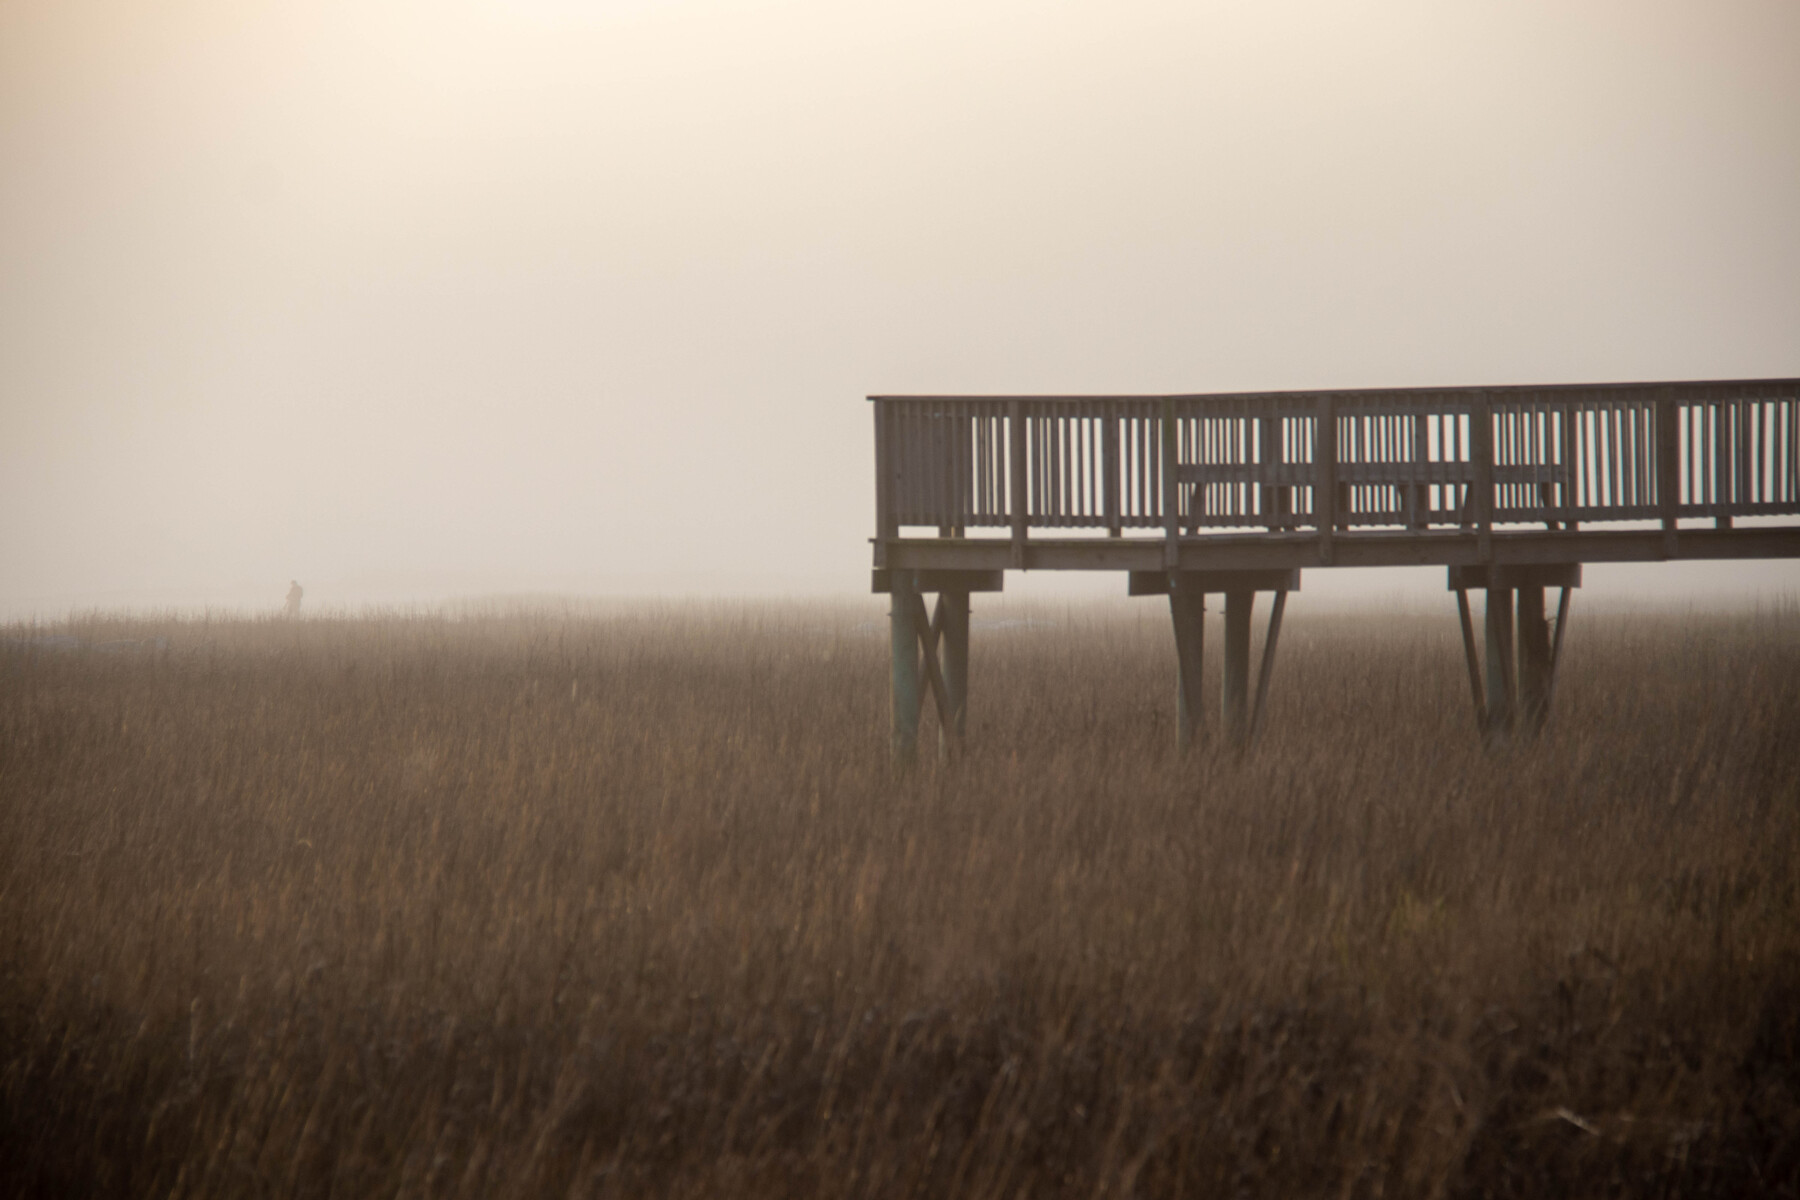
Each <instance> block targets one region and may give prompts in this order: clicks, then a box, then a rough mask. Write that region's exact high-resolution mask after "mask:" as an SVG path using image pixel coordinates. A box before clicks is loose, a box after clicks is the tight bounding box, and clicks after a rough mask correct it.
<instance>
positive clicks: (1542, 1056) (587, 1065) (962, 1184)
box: [0, 601, 1800, 1197]
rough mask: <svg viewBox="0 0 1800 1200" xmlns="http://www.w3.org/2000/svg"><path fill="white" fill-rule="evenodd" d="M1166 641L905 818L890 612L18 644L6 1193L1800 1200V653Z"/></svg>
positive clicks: (233, 625) (1102, 674) (1000, 697)
mask: <svg viewBox="0 0 1800 1200" xmlns="http://www.w3.org/2000/svg"><path fill="white" fill-rule="evenodd" d="M1139 604H1140V607H1132V608H1127V607H1125V606H1123V605H1116V606H1112V607H1110V608H1105V609H1101V608H1096V609H1093V610H1087V609H1075V610H1070V611H1060V610H1045V611H1043V612H1041V613H1038V614H1036V616H1037V619H1036V620H1033V621H1031V622H1029V623H1022V624H1019V623H1015V624H1010V625H1008V624H989V625H986V626H984V625H983V624H982V623H981V622H982V617H983V615H984V614H991V613H992V611H993V610H992V609H991V608H988V609H984V608H982V607H981V605H980V603H979V602H978V605H977V625H976V628H975V632H974V648H973V656H972V669H971V676H972V688H971V691H972V699H971V709H972V711H971V719H970V735H971V737H970V748H969V752H968V754H967V755H966V756H965V757H964V758H963V759H962V760H960V761H958V762H956V763H953V764H950V765H948V766H941V767H940V766H938V765H936V764H933V763H930V762H926V763H924V764H923V765H922V766H921V767H920V768H919V769H918V770H917V771H915V772H913V773H912V774H910V775H906V776H898V777H897V776H895V775H894V774H893V773H892V772H891V771H890V769H889V767H888V765H887V762H886V759H885V750H886V728H887V711H886V705H887V691H886V654H887V636H886V623H885V617H884V616H883V615H882V613H881V611H880V609H879V608H877V607H875V606H874V605H873V604H871V605H865V606H860V607H853V606H844V607H840V608H831V607H813V608H808V607H802V606H797V605H796V606H791V607H779V606H772V607H763V608H752V607H738V608H731V607H715V608H691V607H690V608H681V607H666V608H662V609H655V608H649V607H645V608H638V609H618V610H616V611H606V612H598V613H589V614H585V615H555V614H536V615H533V614H530V613H515V614H512V615H504V614H494V615H485V616H484V615H479V614H476V615H470V616H467V617H465V618H462V619H455V620H452V619H448V618H442V617H399V616H396V617H387V618H367V619H312V620H305V621H299V622H292V623H281V622H272V621H250V620H213V621H204V620H162V621H155V620H123V619H118V620H114V619H105V618H99V617H96V618H91V619H83V620H76V621H73V622H71V623H69V624H67V625H65V626H59V627H57V628H55V629H50V630H46V629H44V628H42V627H39V628H36V629H28V628H24V627H18V626H15V627H13V628H11V629H6V630H0V643H3V645H0V1193H4V1194H7V1195H18V1196H50V1195H64V1196H123V1195H141V1196H184V1197H198V1196H209V1197H224V1196H327V1195H329V1196H343V1197H364V1196H376V1195H383V1196H498V1197H509V1196H532V1197H537V1196H557V1197H561V1196H565V1195H574V1196H583V1195H615V1196H699V1195H709V1196H752V1197H754V1196H827V1197H849V1196H900V1195H909V1196H931V1197H962V1196H971V1197H975V1196H979V1197H1002V1196H1005V1197H1013V1196H1033V1197H1046V1196H1083V1197H1087V1196H1097V1195H1107V1196H1128V1195H1143V1196H1236V1195H1250V1196H1323V1195H1331V1196H1340V1195H1351V1196H1438V1195H1449V1196H1463V1195H1503V1196H1546V1195H1580V1196H1600V1195H1611V1194H1629V1195H1737V1194H1752V1195H1755V1194H1763V1195H1795V1194H1796V1187H1795V1182H1796V1177H1797V1176H1800V613H1797V612H1795V611H1792V610H1783V611H1780V612H1774V613H1765V614H1762V615H1755V616H1753V615H1739V616H1729V617H1727V616H1706V615H1701V616H1694V617H1675V616H1651V615H1621V614H1614V615H1608V616H1592V617H1587V616H1584V615H1583V611H1582V609H1581V606H1580V605H1579V604H1577V609H1576V618H1575V622H1574V623H1573V624H1572V625H1571V633H1570V637H1569V642H1568V645H1567V648H1566V651H1565V661H1564V666H1563V679H1562V683H1561V687H1560V693H1559V695H1558V698H1557V705H1558V709H1557V712H1556V714H1555V716H1554V719H1553V723H1552V729H1551V732H1550V733H1549V734H1548V735H1547V736H1546V737H1545V738H1544V739H1543V740H1542V741H1541V742H1539V743H1536V744H1532V745H1529V746H1523V747H1515V748H1514V749H1512V750H1509V751H1504V752H1500V753H1497V754H1491V755H1490V754H1487V753H1484V752H1483V751H1482V749H1481V747H1480V745H1479V742H1478V739H1477V738H1476V736H1475V734H1474V728H1473V725H1474V722H1473V717H1472V715H1471V713H1470V705H1469V699H1468V684H1467V681H1466V678H1465V676H1464V675H1463V666H1462V661H1461V650H1460V647H1459V645H1458V642H1457V640H1456V638H1457V634H1456V626H1455V619H1454V616H1453V615H1451V614H1450V613H1449V612H1448V611H1447V612H1446V613H1445V614H1443V615H1441V616H1436V617H1432V618H1429V619H1427V618H1423V617H1410V616H1409V617H1402V618H1398V619H1386V620H1384V619H1381V618H1378V617H1376V616H1367V617H1350V616H1343V617H1311V618H1309V617H1308V616H1307V614H1306V613H1305V611H1304V610H1303V609H1301V608H1300V607H1299V606H1296V610H1295V611H1294V612H1293V613H1291V614H1290V616H1289V623H1288V627H1287V630H1286V632H1285V633H1284V636H1283V639H1282V660H1281V662H1280V664H1279V669H1278V671H1277V675H1276V679H1275V687H1274V690H1273V693H1272V696H1271V701H1270V711H1269V724H1268V731H1267V734H1266V736H1265V738H1264V740H1263V742H1262V744H1261V745H1260V746H1259V747H1258V748H1257V749H1256V751H1255V752H1254V753H1252V754H1250V755H1248V756H1246V757H1244V758H1242V759H1239V758H1237V757H1234V756H1232V755H1230V754H1228V753H1223V752H1216V751H1202V752H1200V753H1198V754H1195V755H1193V756H1191V757H1189V758H1187V759H1186V760H1183V759H1181V758H1178V757H1177V756H1176V755H1175V754H1174V752H1173V747H1172V743H1173V741H1174V738H1173V732H1172V729H1171V722H1172V720H1173V715H1174V714H1173V709H1174V696H1173V692H1174V684H1173V666H1172V663H1173V650H1172V646H1171V637H1170V633H1169V630H1168V622H1167V615H1166V607H1158V606H1156V605H1155V604H1154V603H1153V602H1148V601H1146V602H1139ZM52 635H55V636H63V637H66V638H71V639H75V640H76V641H78V642H79V643H80V644H79V645H76V644H74V643H72V642H66V641H65V642H47V641H44V639H45V638H46V637H47V636H52ZM120 641H128V642H134V643H136V644H135V645H125V646H120V645H114V646H110V647H105V648H96V645H97V644H101V643H108V642H120ZM1212 644H1213V645H1214V646H1215V647H1216V646H1217V644H1218V643H1217V642H1216V641H1214V642H1213V643H1212ZM1212 688H1213V690H1212V691H1211V693H1210V694H1212V695H1216V682H1215V683H1214V684H1213V685H1212ZM932 729H933V726H932V725H931V724H930V723H929V720H928V722H927V726H926V734H927V736H931V731H932Z"/></svg>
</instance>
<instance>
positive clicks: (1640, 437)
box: [870, 379, 1800, 546]
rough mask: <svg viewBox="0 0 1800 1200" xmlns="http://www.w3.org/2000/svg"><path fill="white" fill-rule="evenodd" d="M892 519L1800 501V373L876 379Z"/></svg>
mask: <svg viewBox="0 0 1800 1200" xmlns="http://www.w3.org/2000/svg"><path fill="white" fill-rule="evenodd" d="M870 399H871V400H872V401H873V402H874V404H873V407H874V412H875V444H876V464H875V465H876V516H877V540H878V543H884V542H886V541H891V540H893V539H896V538H898V537H900V535H901V531H902V530H903V529H906V528H909V527H921V526H922V527H927V528H931V529H933V530H934V531H935V532H936V533H937V534H938V535H939V536H964V535H966V534H967V533H968V531H970V530H971V529H980V528H984V527H986V528H998V529H1010V530H1011V532H1012V536H1013V538H1014V540H1015V542H1020V543H1022V542H1023V540H1024V539H1025V538H1026V537H1027V536H1028V534H1029V533H1030V531H1033V530H1057V529H1089V530H1104V531H1105V532H1107V533H1108V534H1110V535H1112V536H1115V537H1123V536H1127V533H1128V531H1133V530H1156V531H1159V532H1161V533H1162V535H1163V536H1164V537H1166V538H1168V539H1169V540H1170V541H1171V544H1173V542H1174V541H1175V540H1177V539H1180V538H1186V537H1194V536H1200V535H1202V534H1204V533H1205V532H1208V531H1216V530H1225V529H1236V530H1246V529H1260V530H1265V531H1272V532H1274V531H1279V532H1294V531H1303V530H1310V531H1313V532H1315V533H1317V534H1318V535H1319V536H1320V537H1321V539H1322V540H1323V542H1324V543H1325V544H1326V545H1327V546H1328V545H1329V540H1330V537H1331V535H1332V533H1333V532H1334V531H1342V530H1351V529H1358V528H1394V527H1399V528H1403V529H1408V530H1417V531H1420V532H1424V531H1429V530H1432V529H1439V528H1456V529H1463V530H1475V531H1477V532H1481V533H1484V534H1485V533H1486V532H1488V531H1490V530H1491V529H1493V528H1494V527H1496V526H1506V525H1538V524H1542V525H1544V526H1546V527H1548V528H1551V529H1576V528H1578V527H1579V526H1580V524H1582V523H1583V522H1605V521H1631V520H1659V519H1660V520H1661V521H1662V522H1663V523H1664V526H1665V528H1666V529H1668V530H1669V531H1671V533H1672V532H1673V531H1674V530H1675V529H1676V522H1677V521H1678V520H1680V519H1683V518H1696V517H1710V518H1714V519H1715V520H1717V521H1719V522H1720V523H1721V524H1725V523H1729V521H1730V520H1732V519H1733V518H1736V517H1740V516H1742V517H1755V516H1774V515H1793V514H1800V381H1797V380H1793V379H1763V380H1736V381H1719V382H1690V383H1645V384H1587V385H1560V386H1553V387H1499V388H1419V389H1410V388H1409V389H1385V390H1381V389H1377V390H1350V391H1312V392H1254V393H1230V394H1216V395H1183V396H874V397H870Z"/></svg>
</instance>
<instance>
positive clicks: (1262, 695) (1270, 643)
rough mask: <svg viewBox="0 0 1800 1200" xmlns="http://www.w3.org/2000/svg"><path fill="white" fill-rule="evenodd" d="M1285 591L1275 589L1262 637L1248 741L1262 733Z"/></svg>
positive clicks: (1284, 604) (1279, 638) (1285, 595)
mask: <svg viewBox="0 0 1800 1200" xmlns="http://www.w3.org/2000/svg"><path fill="white" fill-rule="evenodd" d="M1287 598H1288V594H1287V589H1286V588H1277V589H1276V591H1275V602H1274V604H1273V605H1272V606H1271V607H1270V609H1269V631H1268V633H1267V634H1265V635H1264V637H1263V652H1262V668H1261V669H1260V670H1259V671H1258V672H1257V673H1256V701H1255V703H1254V704H1252V705H1251V707H1250V741H1252V742H1254V741H1256V738H1257V735H1259V734H1260V733H1262V726H1263V704H1264V703H1265V702H1266V701H1267V700H1268V698H1269V677H1270V676H1272V675H1273V674H1275V647H1276V645H1277V644H1278V643H1279V642H1280V641H1281V616H1282V614H1283V613H1285V612H1286V611H1287Z"/></svg>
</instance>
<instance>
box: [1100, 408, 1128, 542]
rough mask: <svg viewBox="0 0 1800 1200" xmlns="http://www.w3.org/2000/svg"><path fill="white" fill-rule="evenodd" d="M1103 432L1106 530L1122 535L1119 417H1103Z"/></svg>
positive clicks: (1112, 415)
mask: <svg viewBox="0 0 1800 1200" xmlns="http://www.w3.org/2000/svg"><path fill="white" fill-rule="evenodd" d="M1104 421H1105V424H1104V426H1103V428H1104V429H1105V434H1104V436H1103V438H1102V442H1101V450H1100V454H1101V461H1102V462H1103V463H1104V464H1105V476H1106V477H1105V484H1104V487H1105V494H1106V532H1107V534H1108V535H1109V536H1111V537H1120V536H1123V534H1124V531H1125V527H1124V519H1123V516H1122V514H1121V512H1120V509H1119V494H1120V492H1119V465H1120V452H1119V417H1118V416H1117V415H1116V414H1111V415H1108V416H1107V417H1105V418H1104Z"/></svg>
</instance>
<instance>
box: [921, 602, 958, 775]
mask: <svg viewBox="0 0 1800 1200" xmlns="http://www.w3.org/2000/svg"><path fill="white" fill-rule="evenodd" d="M912 624H913V630H914V632H916V633H917V634H918V637H919V646H920V648H921V649H922V650H923V651H924V652H925V653H924V659H925V680H926V683H928V684H929V685H930V688H931V699H932V701H933V702H934V703H935V704H936V705H937V714H938V724H939V725H940V726H942V727H943V728H944V729H945V730H946V731H947V733H948V735H949V737H950V740H951V741H952V742H953V743H958V744H960V741H961V739H960V738H959V737H958V735H957V732H956V725H957V722H956V714H955V713H954V712H952V711H951V708H950V690H949V689H948V688H947V687H945V686H944V672H943V668H942V667H941V666H940V665H939V664H938V638H939V636H940V635H941V634H942V633H943V631H944V598H943V596H942V594H940V595H939V596H938V602H937V612H936V614H935V615H934V616H931V617H927V616H926V614H925V597H923V596H921V595H919V594H918V593H917V592H914V593H913V597H912ZM924 706H925V697H923V696H920V697H919V707H920V708H921V709H923V708H924Z"/></svg>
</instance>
